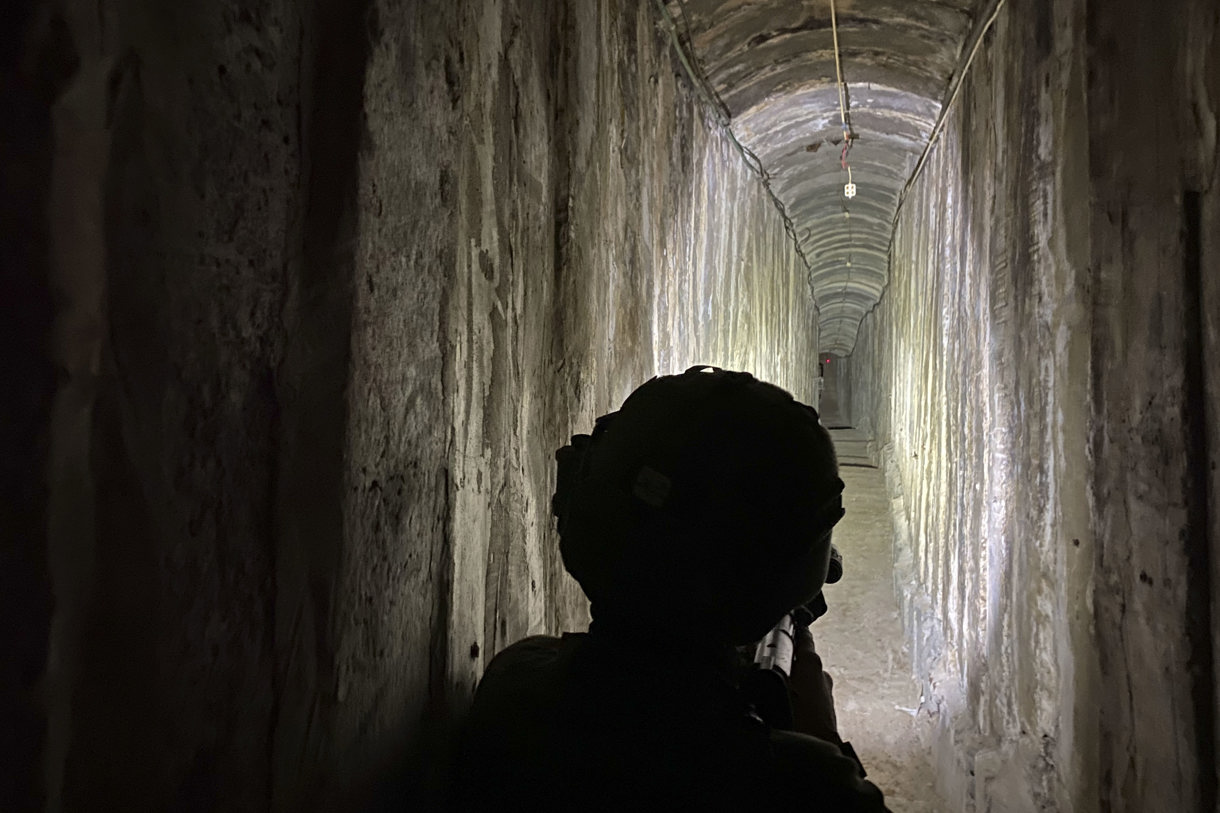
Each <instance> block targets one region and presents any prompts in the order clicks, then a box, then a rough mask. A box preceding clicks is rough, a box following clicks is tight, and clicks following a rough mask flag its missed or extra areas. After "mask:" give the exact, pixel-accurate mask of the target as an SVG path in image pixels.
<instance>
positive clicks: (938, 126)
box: [852, 0, 1007, 347]
mask: <svg viewBox="0 0 1220 813" xmlns="http://www.w3.org/2000/svg"><path fill="white" fill-rule="evenodd" d="M992 2H993V3H994V6H993V7H992V9H991V13H990V14H989V15H987V22H985V23H983V24H982V25H981V26H980V27H979V28H978V29H977V33H976V34H975V35H974V37H973V39H974V43H973V45H972V46H971V48H970V53H969V55H967V57H966V59H965V60H964V61H962V62H960V63H959V64H960V65H961V67H960V69H959V70H957V71H955V73H954V78H953V80H952V87H951V88H950V89H949V90H948V92H947V93H946V94H945V96H946V99H945V101H944V102H943V103H942V104H941V106H940V113H939V114H937V116H936V121H935V123H933V125H932V132H931V134H930V135H929V136H928V143H927V145H926V146H925V147H924V150H923V152H922V153H920V155H919V160H918V161H917V162H916V163H915V169H913V170H912V171H911V177H909V178H907V182H906V183H905V184H903V186H902V191H901V192H899V193H898V204H897V205H896V206H895V207H894V219H893V220H892V221H891V222H890V240H889V246H888V247H887V250H886V253H887V260H886V265H887V267H888V266H892V265H893V261H894V238H895V236H896V235H897V234H898V216H899V215H900V214H901V213H902V206H903V204H904V203H906V199H907V195H908V194H909V193H910V191H911V187H913V186H914V185H915V181H917V180H918V179H919V175H920V173H921V172H923V168H924V165H925V164H926V163H927V160H928V156H929V155H930V154H931V153H932V148H933V147H934V146H935V145H936V140H937V139H938V138H939V137H940V133H941V130H942V129H943V128H944V124H945V121H946V120H947V119H948V117H949V111H950V110H951V109H952V107H953V103H954V102H955V101H956V100H957V95H958V92H959V91H960V90H961V88H962V85H963V84H965V81H966V74H967V73H969V71H970V66H971V65H972V64H973V63H974V57H975V55H976V54H977V53H978V50H979V47H980V46H981V45H982V43H983V39H984V38H985V37H986V36H987V32H988V31H990V30H991V26H992V25H993V24H994V23H995V21H996V19H997V18H998V17H999V16H1000V11H1001V10H1003V8H1004V4H1005V3H1006V2H1007V0H992ZM980 19H981V18H980ZM889 289H890V275H889V274H888V273H887V274H886V278H885V285H883V286H881V292H880V293H879V294H878V295H877V301H876V302H874V303H873V304H872V307H870V308H869V309H868V310H866V311H865V312H864V313H863V314H862V315H861V316H860V321H859V322H857V323H856V337H857V338H859V335H860V325H862V324H864V320H865V319H867V318H868V317H869V315H870V314H872V312H873V311H875V310H877V308H878V307H879V306H880V305H881V303H882V302H883V301H884V300H885V295H886V293H887V292H888V291H889ZM852 347H855V340H853V341H852Z"/></svg>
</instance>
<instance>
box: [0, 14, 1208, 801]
mask: <svg viewBox="0 0 1220 813" xmlns="http://www.w3.org/2000/svg"><path fill="white" fill-rule="evenodd" d="M0 28H2V29H3V32H2V33H0V58H2V59H3V64H2V66H0V136H2V140H0V234H2V238H0V252H2V253H0V285H2V287H0V312H2V318H3V324H4V325H5V328H6V330H5V333H6V341H4V342H3V351H2V352H0V359H3V379H4V381H5V386H4V390H5V397H4V398H3V399H0V402H2V403H3V404H4V407H3V409H4V413H3V416H2V419H0V431H2V432H3V438H4V444H3V454H2V457H3V463H2V464H0V469H2V471H3V478H2V480H0V483H2V495H0V534H2V543H3V547H2V548H0V550H2V556H0V630H2V636H3V637H2V638H0V643H3V646H4V656H3V658H2V659H0V663H3V668H2V670H0V674H2V676H3V677H2V680H3V684H2V691H0V809H3V810H47V811H61V810H67V811H76V810H123V811H144V810H148V811H163V810H251V811H265V810H351V809H361V808H362V806H365V805H368V804H370V802H369V800H370V799H372V798H380V799H382V800H383V801H384V800H387V799H388V800H392V802H391V803H389V806H388V809H411V810H428V809H435V807H436V805H438V804H439V801H438V800H439V798H440V795H439V794H440V791H441V788H442V786H443V784H444V769H443V765H442V763H443V759H442V758H441V755H443V754H444V753H446V752H447V749H448V748H449V747H450V744H451V742H452V739H453V736H454V731H455V726H456V725H457V724H458V722H459V721H460V720H461V719H462V716H463V714H464V713H465V711H466V710H467V708H468V707H469V704H470V701H471V697H472V693H473V691H474V689H475V686H476V685H477V683H478V680H479V678H480V676H481V675H482V673H483V670H484V668H485V666H486V665H487V663H488V661H489V660H490V659H491V658H492V657H493V656H494V655H495V654H496V653H497V652H499V651H501V650H502V649H504V648H505V647H506V646H508V645H509V644H512V643H513V642H515V641H517V640H519V639H521V638H523V637H525V636H527V635H531V634H537V633H547V634H558V633H559V632H561V631H565V630H579V629H583V628H584V627H585V625H587V623H588V619H589V614H588V613H589V611H588V604H587V602H586V601H585V598H584V596H583V595H582V594H581V592H580V590H579V588H578V587H577V585H576V583H575V582H574V581H573V580H572V579H571V578H570V577H569V576H568V575H567V574H566V573H565V572H564V569H563V565H562V562H561V561H560V555H559V552H558V548H557V536H556V531H555V527H554V522H553V519H552V516H551V512H550V499H551V494H552V491H553V489H554V486H555V482H554V478H555V469H554V458H553V453H554V451H555V449H557V448H558V447H559V446H561V445H562V444H563V443H565V442H566V440H567V438H568V437H569V436H570V435H572V434H574V433H576V432H579V431H587V430H588V428H589V427H591V426H592V424H593V420H594V418H595V417H596V416H598V415H602V414H604V413H606V412H608V411H610V410H612V409H614V408H615V407H616V406H617V405H618V404H620V403H621V402H622V400H623V399H624V397H625V396H626V395H627V394H628V393H629V392H631V390H632V389H633V388H634V387H635V386H636V385H638V384H639V383H641V382H643V381H645V380H647V379H648V378H649V377H651V376H653V375H659V374H667V373H676V372H680V371H682V370H684V369H686V368H687V367H689V366H691V365H694V364H711V365H716V366H719V367H723V368H727V369H733V370H747V371H749V372H751V373H753V374H754V375H756V376H757V377H758V378H760V379H763V380H766V381H772V382H774V383H776V384H778V385H780V386H782V387H784V388H785V389H787V390H789V391H791V392H792V393H794V394H795V395H796V397H797V398H798V399H800V400H802V401H805V402H808V403H811V404H813V405H815V406H817V407H819V408H820V409H821V411H822V416H823V422H824V423H825V424H826V425H827V426H829V427H832V429H833V432H834V433H835V436H836V440H837V442H839V444H840V457H841V458H842V461H843V468H844V480H845V481H846V482H847V483H848V492H847V493H846V495H845V497H844V500H845V505H847V507H848V511H849V513H848V517H847V519H845V520H844V528H843V530H842V531H841V532H840V531H836V534H839V537H838V538H839V539H840V541H841V542H842V545H843V548H844V549H843V551H842V552H843V555H844V561H845V563H846V569H845V580H844V582H843V583H842V584H841V585H836V586H834V587H832V588H830V589H829V590H828V596H829V600H830V603H831V612H830V614H828V616H827V618H826V619H825V620H824V621H819V622H818V625H822V624H824V625H825V626H822V627H819V626H817V625H815V628H814V631H815V633H817V634H820V635H822V641H821V642H820V643H819V650H820V651H822V652H823V653H824V657H825V659H826V662H827V664H828V666H829V668H831V670H832V671H835V670H837V672H838V675H839V677H838V678H837V683H836V686H837V700H838V703H839V715H840V725H841V727H842V728H843V729H844V731H846V732H849V733H852V732H855V733H853V734H852V736H855V737H856V739H857V742H858V743H860V745H861V748H863V749H866V750H867V749H872V750H871V751H869V753H865V754H863V756H864V758H865V760H866V761H867V760H868V759H872V760H873V764H875V765H877V766H878V770H877V773H876V779H877V782H878V783H879V784H880V785H881V786H882V790H885V791H886V792H887V798H889V799H890V800H891V801H892V804H893V809H894V810H896V811H899V810H911V811H915V810H925V811H944V813H959V811H960V812H961V813H966V811H972V812H974V813H984V811H992V812H993V813H1001V812H1003V813H1026V812H1027V811H1073V812H1074V813H1161V812H1162V811H1164V812H1165V813H1218V812H1220V801H1218V776H1217V763H1218V762H1220V750H1218V748H1217V745H1218V742H1220V681H1218V679H1217V674H1218V668H1220V667H1218V664H1217V653H1218V652H1220V478H1218V477H1217V463H1218V462H1220V160H1218V157H1220V154H1218V148H1217V123H1218V115H1220V4H1217V3H1216V2H1215V0H1170V2H1161V3H1154V2H1148V0H835V1H834V3H833V4H832V2H831V0H668V2H663V0H445V1H444V2H440V0H216V1H215V2H207V3H205V2H198V0H181V2H173V3H157V2H151V1H150V0H91V1H90V2H84V0H15V2H14V3H12V4H10V7H9V8H8V9H7V11H6V14H5V22H4V24H3V26H0ZM853 506H854V508H853ZM853 511H854V513H853ZM853 563H854V565H853ZM853 566H854V567H856V568H857V569H856V570H855V571H853V570H852V567H853ZM853 579H855V580H856V581H852V580H853ZM835 589H841V590H842V591H843V592H842V593H840V594H839V596H840V598H839V601H838V614H837V616H836V605H835V598H834V590H835ZM819 629H822V630H824V632H822V633H818V630H819ZM870 726H871V727H870ZM869 732H873V733H869ZM796 781H799V777H798V778H796ZM887 781H890V782H891V783H892V786H891V787H890V788H887V787H885V783H886V782H887ZM917 796H918V798H917Z"/></svg>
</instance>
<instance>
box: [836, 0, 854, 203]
mask: <svg viewBox="0 0 1220 813" xmlns="http://www.w3.org/2000/svg"><path fill="white" fill-rule="evenodd" d="M830 31H831V34H832V35H833V37H834V44H835V79H836V80H837V84H836V87H837V88H838V91H839V122H840V123H841V124H842V125H843V151H842V153H840V155H839V164H840V166H842V167H843V169H845V170H847V187H845V189H850V190H851V192H850V193H848V194H847V197H849V198H850V197H853V196H854V195H855V185H854V184H853V183H852V182H851V165H850V164H848V163H847V154H848V153H849V152H851V142H852V132H851V124H850V123H849V122H848V119H847V88H846V86H845V85H844V84H843V64H842V60H841V58H840V56H839V18H838V15H837V14H836V13H835V0H830Z"/></svg>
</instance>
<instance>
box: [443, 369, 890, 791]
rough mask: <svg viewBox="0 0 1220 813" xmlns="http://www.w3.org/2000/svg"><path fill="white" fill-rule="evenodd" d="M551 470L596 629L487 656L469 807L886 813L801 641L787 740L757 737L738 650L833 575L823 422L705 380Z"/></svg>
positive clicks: (735, 386)
mask: <svg viewBox="0 0 1220 813" xmlns="http://www.w3.org/2000/svg"><path fill="white" fill-rule="evenodd" d="M556 458H557V460H558V462H559V477H558V483H557V489H556V494H555V498H554V510H555V513H556V515H557V516H558V518H559V533H560V539H561V543H560V550H561V552H562V555H563V561H564V565H565V567H566V568H567V569H568V571H569V572H570V573H571V574H572V575H573V576H574V577H575V578H576V579H577V581H579V582H580V585H581V587H582V588H583V589H584V591H585V593H586V595H587V596H588V597H589V599H590V601H591V605H592V614H593V623H592V624H591V625H590V628H589V631H588V632H587V633H579V634H571V633H569V634H566V635H564V636H563V637H562V638H552V637H545V636H537V637H532V638H527V639H525V640H523V641H520V642H518V643H516V644H514V645H512V646H510V647H508V648H507V649H505V650H504V651H503V652H501V653H500V654H499V655H497V656H496V657H495V658H494V659H493V660H492V662H491V664H490V665H489V666H488V668H487V671H486V674H485V675H484V676H483V680H482V682H481V683H480V685H479V688H478V691H477V693H476V695H475V700H474V705H473V708H472V709H471V714H470V717H469V720H468V723H467V726H466V730H465V734H464V737H463V746H462V751H461V756H460V759H459V765H458V770H457V784H456V801H457V808H458V809H460V810H472V811H476V810H574V811H584V810H606V811H610V810H613V811H628V810H730V809H737V810H745V809H772V810H777V811H778V810H820V811H884V810H885V806H884V803H883V801H882V797H881V792H880V791H879V790H878V789H877V788H876V787H875V786H874V785H872V784H871V783H869V782H867V781H865V780H864V779H863V777H862V769H861V768H860V767H859V763H858V762H857V761H856V760H855V758H854V754H851V752H850V749H847V750H846V752H845V751H841V750H840V745H841V741H840V740H839V737H838V734H837V732H836V730H835V721H834V709H833V701H832V699H831V694H830V686H829V681H828V679H827V678H826V677H825V675H824V674H823V672H822V667H821V662H820V660H819V659H818V657H817V654H816V653H815V652H814V648H813V641H812V638H811V637H810V635H809V632H808V629H807V628H804V627H802V628H800V629H799V630H798V636H797V637H798V642H797V644H798V645H797V655H796V660H795V663H794V665H793V668H792V676H791V683H790V686H791V690H792V694H793V698H792V710H791V711H792V714H791V719H792V721H793V722H792V728H793V729H794V730H778V729H776V728H775V727H773V726H772V725H770V724H769V723H767V722H764V721H763V720H762V719H761V718H760V717H759V715H758V713H757V709H756V707H755V704H753V703H752V702H751V699H750V698H749V697H748V696H747V695H746V694H745V693H744V692H743V691H742V689H741V684H742V680H741V678H742V674H743V672H742V669H743V666H742V662H741V658H740V657H739V655H738V650H737V649H736V647H738V646H741V645H745V644H748V643H752V642H756V641H758V640H759V639H761V638H763V636H764V635H766V634H767V632H768V630H770V629H771V628H772V627H773V626H774V625H776V623H777V622H778V621H780V619H781V618H783V617H784V616H785V614H787V613H788V612H789V611H790V610H791V609H792V608H794V607H798V606H799V605H802V604H804V603H805V602H807V601H809V600H810V599H811V598H813V597H814V596H815V595H816V594H818V593H819V592H820V590H821V587H822V584H823V582H824V581H825V578H826V573H827V566H828V560H829V556H830V535H831V528H832V527H833V526H834V524H835V523H836V522H838V520H839V519H840V518H841V517H842V515H843V510H842V507H841V492H842V489H843V483H842V481H841V480H839V478H838V466H837V463H836V460H835V455H834V448H833V446H832V444H831V440H830V437H829V435H828V434H827V432H826V430H825V429H824V428H823V427H822V426H821V424H820V423H819V422H818V417H817V413H816V412H815V411H814V410H813V409H811V408H810V407H808V406H805V405H804V404H800V403H798V402H797V401H795V400H794V399H793V398H792V396H791V395H789V394H788V393H787V392H784V391H783V390H781V389H779V388H778V387H774V386H772V385H770V384H765V383H762V382H760V381H757V380H756V379H754V378H753V377H752V376H750V375H748V374H745V373H735V372H727V371H722V370H713V369H712V368H699V367H696V368H692V369H691V370H688V371H687V372H686V373H684V374H683V375H680V376H667V377H662V378H654V379H652V380H651V381H649V382H647V383H646V384H644V385H643V386H641V387H640V388H639V389H637V390H636V391H635V392H634V393H632V394H631V396H630V397H629V398H628V399H627V400H626V402H625V403H624V404H623V406H622V408H621V409H620V410H619V411H618V412H616V413H612V414H610V415H607V416H604V417H602V418H599V419H598V421H597V424H596V426H595V428H594V430H593V433H592V436H584V435H577V436H576V437H574V438H573V439H572V444H571V445H570V446H565V447H564V448H563V449H561V450H559V452H557V453H556ZM772 806H774V807H772Z"/></svg>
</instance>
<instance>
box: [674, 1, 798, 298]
mask: <svg viewBox="0 0 1220 813" xmlns="http://www.w3.org/2000/svg"><path fill="white" fill-rule="evenodd" d="M653 2H654V4H655V5H656V7H657V10H658V11H660V13H661V16H662V17H663V18H664V21H665V24H666V25H665V27H666V28H667V29H668V30H669V39H670V43H671V44H672V45H673V49H674V52H675V53H677V55H678V60H679V61H680V62H681V63H682V67H683V69H684V70H685V71H686V75H687V77H689V78H690V80H691V84H693V85H694V87H695V91H696V93H697V94H698V95H699V96H700V97H701V98H702V100H703V103H704V104H705V105H706V106H707V107H708V108H709V109H710V112H711V113H712V116H713V118H715V120H716V123H717V124H718V125H719V126H720V128H721V130H723V131H724V133H725V135H727V136H728V137H729V140H730V141H731V142H732V143H733V146H734V147H735V148H736V149H737V152H738V153H740V154H741V157H742V160H743V161H744V162H745V165H746V167H747V168H748V169H749V170H750V171H751V172H753V173H754V174H755V175H757V176H758V179H759V182H760V183H761V184H762V187H763V189H764V190H765V191H766V193H767V195H768V196H769V197H770V198H771V203H772V204H773V205H774V206H775V209H776V211H777V212H779V216H780V218H781V219H782V220H783V223H784V232H785V233H786V234H787V235H788V238H789V239H790V240H791V241H792V247H793V248H794V249H795V250H796V254H797V256H798V257H800V259H801V262H802V263H803V264H804V266H805V281H806V284H807V285H808V287H809V296H810V298H811V299H812V300H813V309H814V312H815V313H817V314H818V316H819V317H820V316H821V314H822V310H821V308H820V307H819V306H818V297H817V292H816V290H815V289H814V286H813V266H812V265H810V263H809V258H808V257H806V256H805V252H804V250H803V249H802V248H801V243H800V240H799V239H797V235H796V226H795V225H794V224H793V222H792V218H791V217H789V216H788V210H787V208H786V207H785V206H784V204H783V201H781V200H780V199H779V196H778V195H776V194H775V190H774V189H772V188H771V174H770V173H769V172H767V170H766V168H765V167H763V163H762V160H761V159H760V158H759V157H758V156H757V155H756V154H755V153H754V151H753V150H751V149H750V148H749V147H747V146H745V145H744V144H742V143H741V142H740V141H738V140H737V134H736V133H734V132H733V128H732V126H731V125H732V116H731V114H730V113H729V110H728V107H727V105H725V103H724V100H723V99H721V98H720V95H719V94H718V93H716V90H715V88H712V87H711V86H710V83H709V82H708V81H707V80H706V79H704V78H702V77H701V76H700V75H699V74H698V72H697V71H696V70H695V68H694V67H693V64H694V60H695V56H694V54H693V53H691V54H688V53H687V52H686V48H685V47H684V46H683V44H682V41H681V39H680V37H679V35H678V24H677V21H676V20H674V18H673V15H672V14H670V13H669V9H668V8H666V6H665V2H664V0H653ZM679 3H681V0H679ZM684 13H685V12H684Z"/></svg>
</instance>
